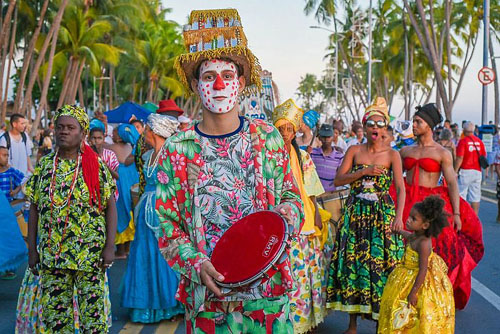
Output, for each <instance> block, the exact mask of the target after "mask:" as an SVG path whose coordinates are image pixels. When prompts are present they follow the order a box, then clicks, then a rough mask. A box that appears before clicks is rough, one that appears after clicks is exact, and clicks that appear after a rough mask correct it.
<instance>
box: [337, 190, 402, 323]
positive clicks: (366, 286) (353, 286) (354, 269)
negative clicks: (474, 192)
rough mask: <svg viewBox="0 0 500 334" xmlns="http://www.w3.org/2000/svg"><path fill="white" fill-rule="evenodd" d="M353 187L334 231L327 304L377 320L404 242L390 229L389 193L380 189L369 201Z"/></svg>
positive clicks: (391, 207) (392, 214)
mask: <svg viewBox="0 0 500 334" xmlns="http://www.w3.org/2000/svg"><path fill="white" fill-rule="evenodd" d="M354 191H355V192H354V193H353V191H352V190H351V196H350V197H349V199H348V201H347V206H346V211H345V213H344V218H343V221H342V222H341V224H340V226H339V231H338V233H337V238H336V244H335V249H334V251H333V256H332V261H331V264H330V269H329V277H328V286H327V307H328V308H331V309H333V310H339V311H344V312H348V313H360V314H362V315H363V316H365V317H366V318H371V319H374V320H377V319H378V316H379V309H380V300H381V297H382V292H383V290H384V286H385V282H386V280H387V276H388V275H389V274H390V272H391V271H392V269H393V268H394V266H395V265H396V264H397V263H398V262H399V261H400V260H401V258H402V256H403V253H404V246H403V241H402V239H401V237H400V236H396V235H393V234H391V231H390V224H391V223H392V221H393V219H394V216H395V210H394V204H393V202H392V199H391V198H390V196H389V195H388V194H387V193H379V194H378V195H377V198H376V200H373V201H372V200H368V199H364V198H361V197H358V196H356V191H357V189H355V190H354Z"/></svg>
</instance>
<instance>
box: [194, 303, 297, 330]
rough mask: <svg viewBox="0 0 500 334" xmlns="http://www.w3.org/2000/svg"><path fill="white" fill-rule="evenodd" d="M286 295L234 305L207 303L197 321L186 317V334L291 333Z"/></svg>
mask: <svg viewBox="0 0 500 334" xmlns="http://www.w3.org/2000/svg"><path fill="white" fill-rule="evenodd" d="M289 307H290V304H289V301H288V297H287V296H286V295H284V296H281V297H276V298H263V299H257V300H245V301H234V302H206V303H205V311H204V312H200V313H198V315H197V316H196V318H194V319H189V318H188V317H186V334H213V333H217V334H243V333H252V334H268V333H276V334H293V333H294V331H293V325H292V321H291V320H290V309H289Z"/></svg>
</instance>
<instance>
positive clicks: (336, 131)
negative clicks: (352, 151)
mask: <svg viewBox="0 0 500 334" xmlns="http://www.w3.org/2000/svg"><path fill="white" fill-rule="evenodd" d="M341 131H342V130H341V127H340V126H337V125H334V128H333V142H332V146H336V147H338V148H340V149H341V150H342V152H343V153H345V152H346V151H347V144H346V143H345V141H344V139H342V137H341V135H340V134H341V133H342V132H341Z"/></svg>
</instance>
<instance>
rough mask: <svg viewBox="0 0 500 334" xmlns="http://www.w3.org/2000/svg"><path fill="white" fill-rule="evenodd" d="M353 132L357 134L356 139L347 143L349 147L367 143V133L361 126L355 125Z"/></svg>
mask: <svg viewBox="0 0 500 334" xmlns="http://www.w3.org/2000/svg"><path fill="white" fill-rule="evenodd" d="M352 132H353V133H354V134H355V137H353V138H352V139H351V140H349V142H347V147H351V146H353V145H359V144H364V143H366V138H365V132H364V130H363V126H362V125H361V124H354V125H353V126H352Z"/></svg>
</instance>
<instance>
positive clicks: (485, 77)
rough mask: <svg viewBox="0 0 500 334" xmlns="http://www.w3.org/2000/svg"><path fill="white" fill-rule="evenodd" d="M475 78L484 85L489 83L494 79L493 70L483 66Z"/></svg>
mask: <svg viewBox="0 0 500 334" xmlns="http://www.w3.org/2000/svg"><path fill="white" fill-rule="evenodd" d="M477 78H478V79H479V82H481V83H482V84H483V85H484V86H486V85H489V84H490V83H492V82H493V81H495V71H493V69H492V68H490V67H486V66H485V67H483V68H482V69H480V70H479V72H478V73H477Z"/></svg>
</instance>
